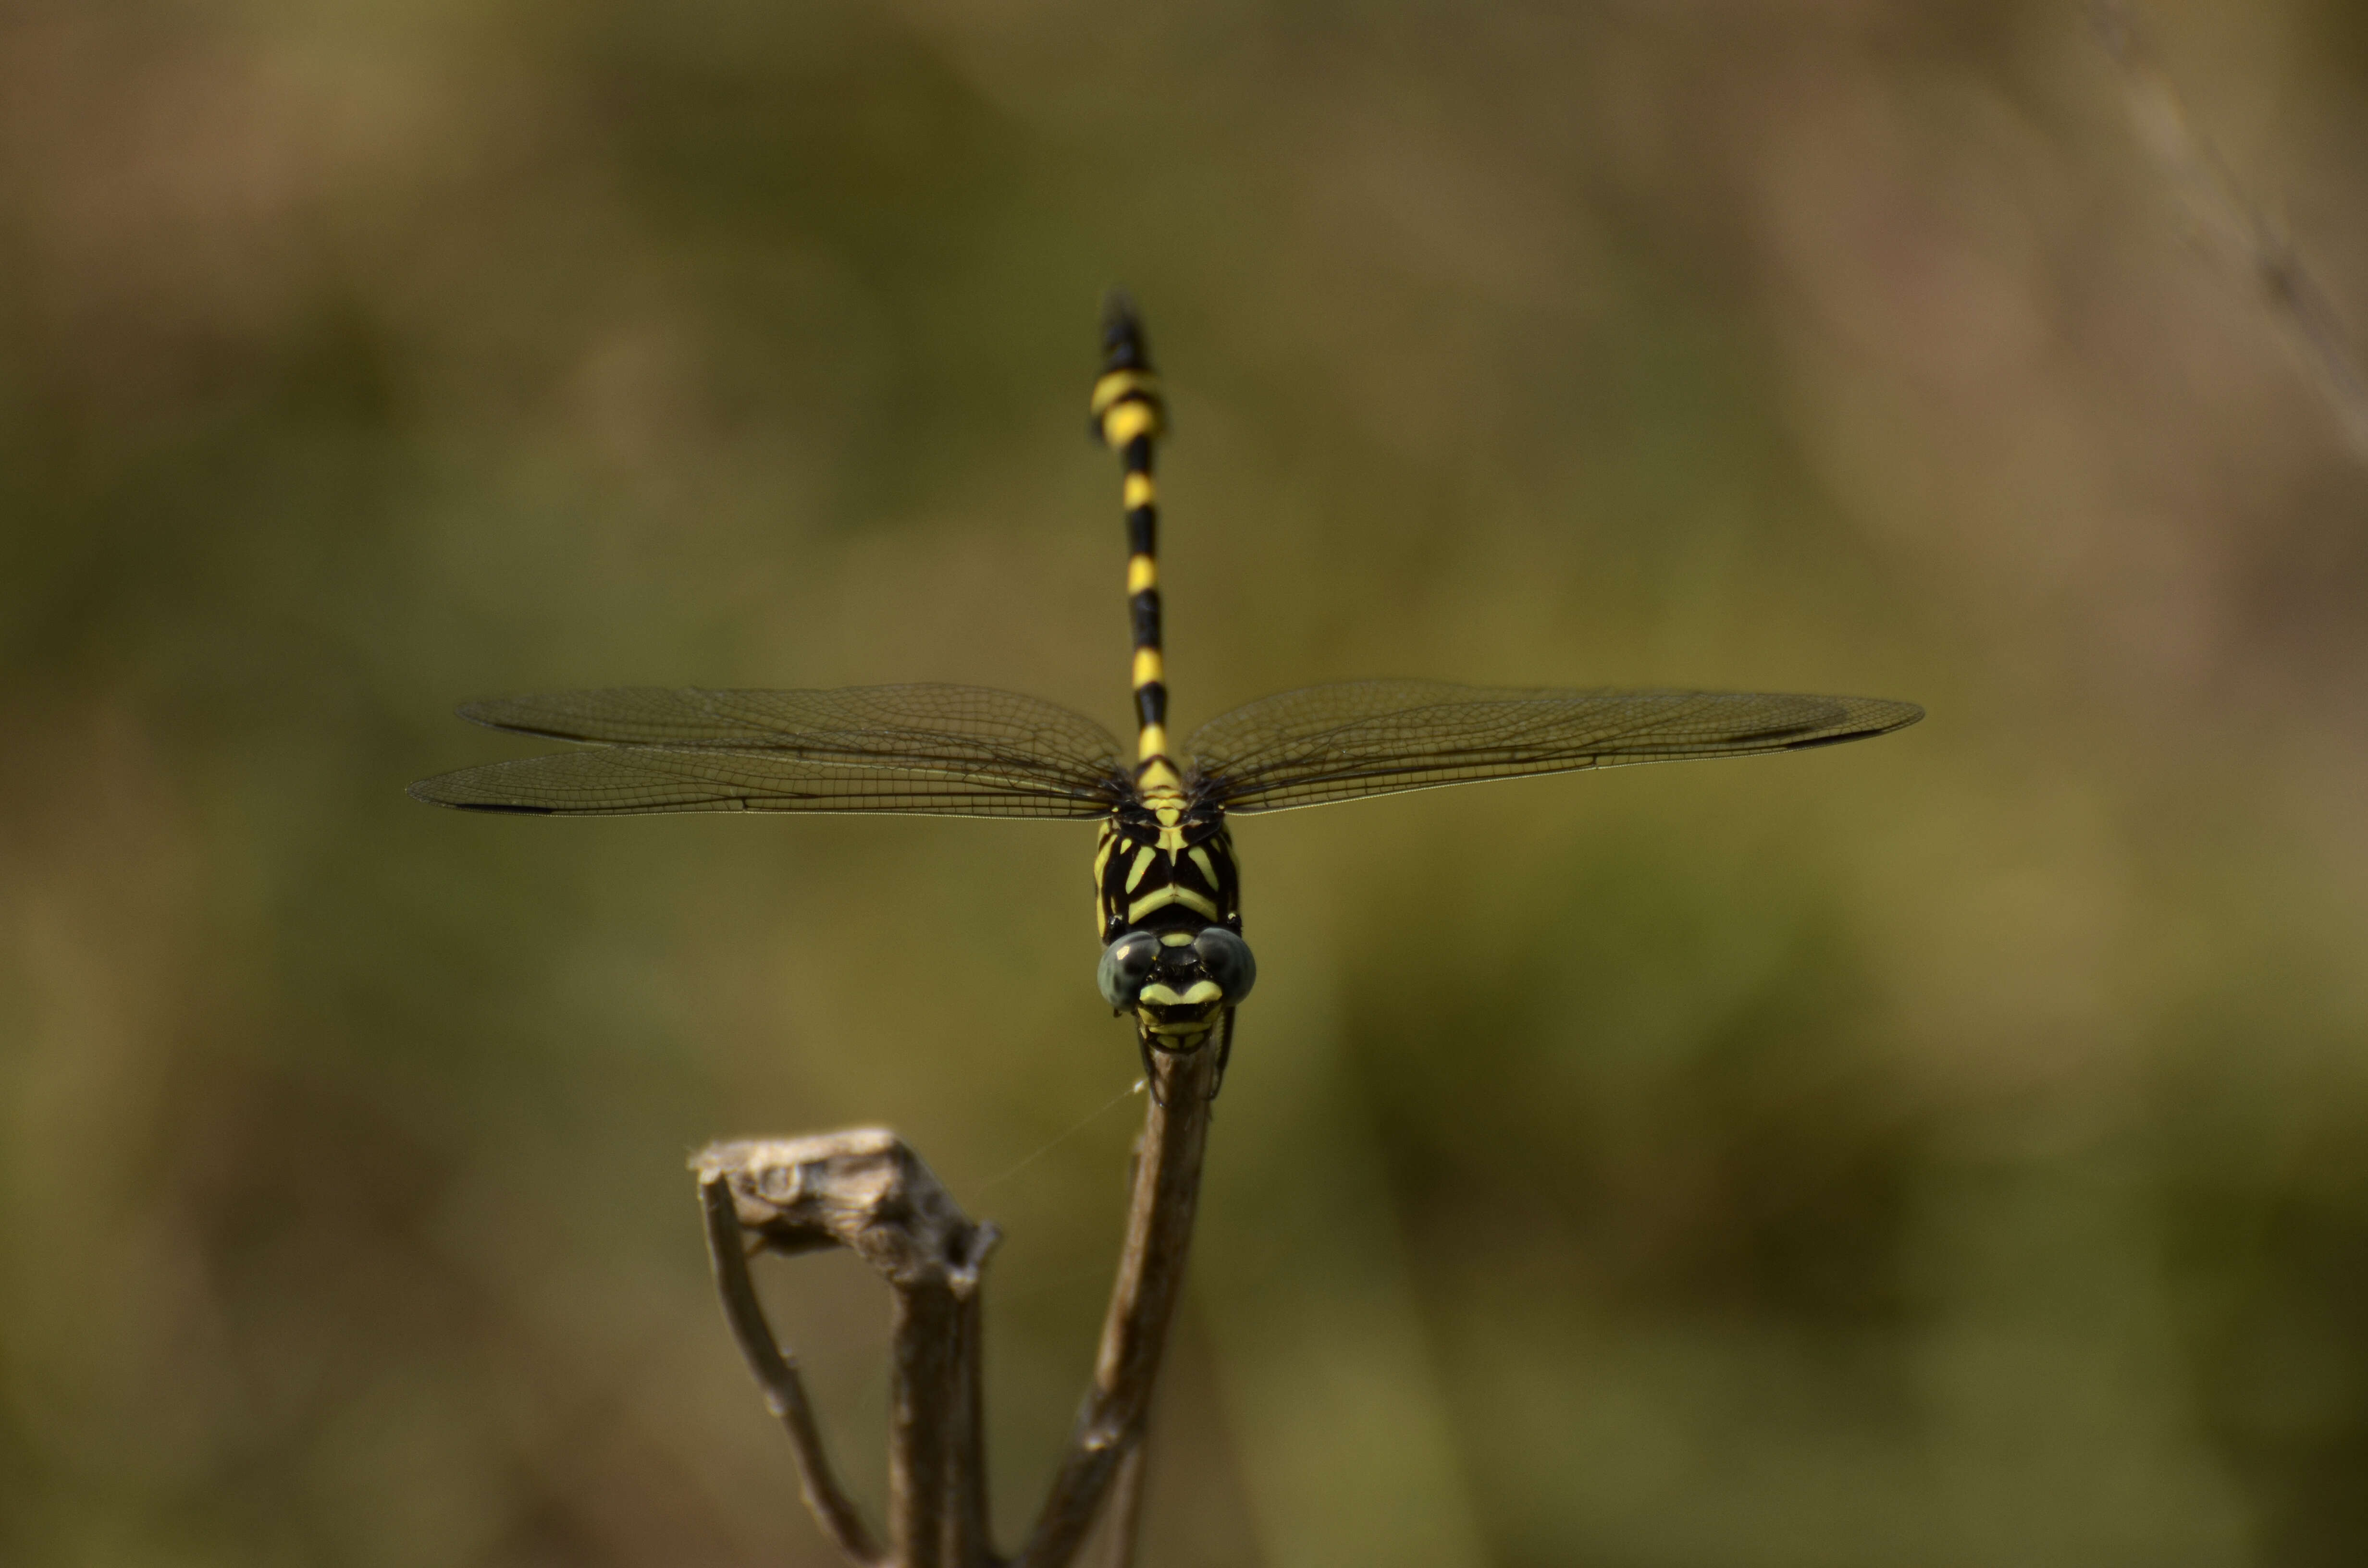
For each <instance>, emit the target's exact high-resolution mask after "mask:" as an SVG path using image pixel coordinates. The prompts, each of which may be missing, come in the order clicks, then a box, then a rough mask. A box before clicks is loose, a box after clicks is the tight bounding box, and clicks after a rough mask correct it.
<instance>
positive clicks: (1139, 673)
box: [1134, 648, 1164, 687]
mask: <svg viewBox="0 0 2368 1568" xmlns="http://www.w3.org/2000/svg"><path fill="white" fill-rule="evenodd" d="M1163 673H1164V671H1163V669H1162V666H1161V665H1160V662H1159V650H1158V649H1156V648H1137V649H1136V650H1135V651H1134V684H1135V685H1137V686H1139V687H1140V686H1149V685H1150V684H1151V683H1152V682H1153V681H1156V680H1157V679H1159V678H1160V677H1161V676H1162V674H1163Z"/></svg>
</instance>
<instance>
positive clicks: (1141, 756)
mask: <svg viewBox="0 0 2368 1568" xmlns="http://www.w3.org/2000/svg"><path fill="white" fill-rule="evenodd" d="M1155 756H1156V757H1165V756H1167V725H1165V724H1145V725H1144V727H1143V738H1142V739H1141V740H1139V741H1138V742H1136V743H1135V748H1134V759H1135V760H1136V761H1137V762H1149V761H1150V760H1151V759H1152V758H1153V757H1155ZM1166 771H1167V788H1168V789H1170V790H1176V789H1180V788H1182V786H1183V783H1184V781H1183V780H1182V779H1181V778H1178V777H1177V776H1176V770H1175V769H1174V768H1172V767H1171V768H1168V769H1167V770H1166ZM1143 789H1144V793H1145V794H1148V793H1150V791H1151V789H1152V783H1151V777H1150V775H1148V774H1146V775H1144V779H1143Z"/></svg>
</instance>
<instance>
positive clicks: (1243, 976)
mask: <svg viewBox="0 0 2368 1568" xmlns="http://www.w3.org/2000/svg"><path fill="white" fill-rule="evenodd" d="M1192 951H1193V952H1194V953H1195V954H1196V955H1198V956H1199V958H1200V960H1201V968H1202V969H1204V970H1206V971H1209V978H1210V979H1211V980H1213V981H1215V982H1216V983H1217V989H1218V990H1220V991H1223V992H1224V994H1225V1001H1226V1002H1227V1003H1228V1004H1232V1003H1237V1002H1239V1001H1240V1000H1241V999H1242V998H1243V997H1245V996H1247V995H1248V994H1250V987H1251V986H1253V985H1255V984H1257V983H1258V960H1256V959H1254V958H1252V957H1250V945H1249V944H1248V943H1247V942H1245V941H1243V940H1242V939H1241V938H1240V937H1236V936H1235V935H1234V934H1233V933H1232V932H1231V931H1228V930H1226V929H1225V928H1224V926H1209V927H1207V928H1206V929H1205V930H1203V931H1202V932H1201V934H1200V935H1199V936H1197V937H1193V938H1192Z"/></svg>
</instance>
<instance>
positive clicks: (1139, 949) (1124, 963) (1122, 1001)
mask: <svg viewBox="0 0 2368 1568" xmlns="http://www.w3.org/2000/svg"><path fill="white" fill-rule="evenodd" d="M1158 966H1159V938H1158V937H1156V936H1154V935H1153V934H1152V933H1151V932H1148V931H1130V932H1128V933H1127V934H1126V935H1125V936H1123V937H1120V938H1119V939H1118V940H1117V941H1115V942H1112V943H1111V944H1110V946H1109V947H1107V948H1104V949H1102V962H1101V968H1100V970H1099V972H1097V973H1096V975H1095V976H1094V979H1095V981H1096V983H1098V984H1099V985H1100V986H1101V988H1102V1000H1103V1001H1105V1002H1107V1003H1109V1004H1110V1006H1112V1007H1115V1008H1116V1009H1118V1010H1119V1011H1120V1012H1121V1013H1122V1012H1124V1011H1126V1010H1127V1009H1128V1008H1129V1007H1132V1006H1134V1004H1135V999H1136V998H1137V997H1139V996H1141V995H1142V994H1143V987H1144V983H1146V982H1148V981H1149V980H1150V979H1151V971H1153V970H1155V969H1156V968H1157V967H1158Z"/></svg>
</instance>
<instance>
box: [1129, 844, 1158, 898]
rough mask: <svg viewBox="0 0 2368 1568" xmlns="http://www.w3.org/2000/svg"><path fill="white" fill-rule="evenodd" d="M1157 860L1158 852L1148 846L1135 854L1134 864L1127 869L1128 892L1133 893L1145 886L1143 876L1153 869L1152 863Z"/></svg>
mask: <svg viewBox="0 0 2368 1568" xmlns="http://www.w3.org/2000/svg"><path fill="white" fill-rule="evenodd" d="M1157 858H1159V853H1158V851H1157V850H1156V849H1154V848H1152V847H1151V846H1150V845H1148V844H1146V845H1144V846H1143V847H1142V848H1140V849H1138V850H1136V851H1135V852H1134V864H1133V865H1132V866H1130V867H1128V868H1127V873H1126V891H1127V892H1133V891H1134V890H1135V889H1137V888H1139V887H1141V886H1142V885H1143V874H1144V872H1145V871H1148V870H1149V869H1151V863H1152V862H1153V861H1154V860H1156V859H1157Z"/></svg>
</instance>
